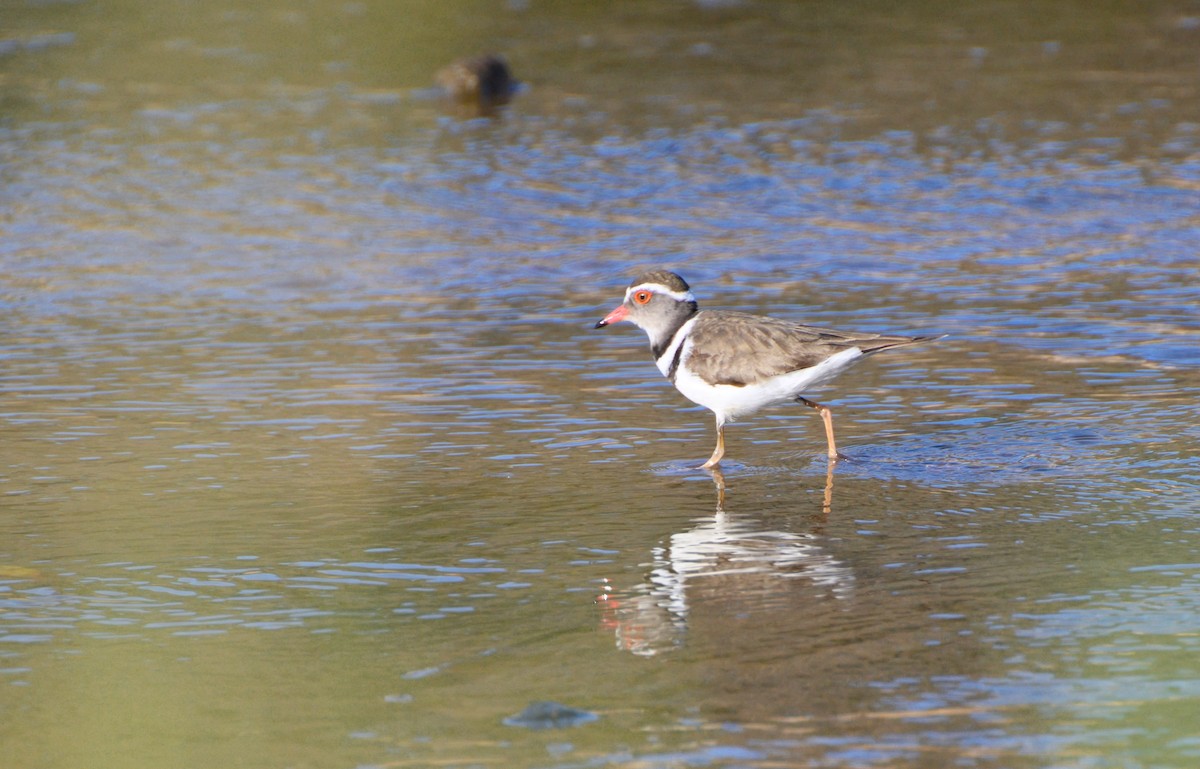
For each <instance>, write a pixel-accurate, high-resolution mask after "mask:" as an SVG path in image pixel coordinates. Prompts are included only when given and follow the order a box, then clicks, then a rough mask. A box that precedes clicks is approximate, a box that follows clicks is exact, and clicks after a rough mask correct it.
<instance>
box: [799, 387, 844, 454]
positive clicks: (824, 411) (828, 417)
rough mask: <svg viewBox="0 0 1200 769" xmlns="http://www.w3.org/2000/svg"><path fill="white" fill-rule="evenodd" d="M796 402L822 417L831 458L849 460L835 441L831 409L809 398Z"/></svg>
mask: <svg viewBox="0 0 1200 769" xmlns="http://www.w3.org/2000/svg"><path fill="white" fill-rule="evenodd" d="M796 400H798V401H799V402H801V403H803V404H804V405H805V406H809V407H811V408H814V409H816V410H817V413H818V414H820V415H821V421H822V422H824V423H825V440H827V441H828V442H829V458H830V459H832V460H834V461H837V460H839V459H848V458H849V457H847V456H846V455H845V454H842V453H841V452H839V451H838V450H837V442H836V441H834V439H833V412H832V411H830V410H829V407H828V406H822V405H821V404H820V403H817V402H816V401H810V400H809V399H808V398H796Z"/></svg>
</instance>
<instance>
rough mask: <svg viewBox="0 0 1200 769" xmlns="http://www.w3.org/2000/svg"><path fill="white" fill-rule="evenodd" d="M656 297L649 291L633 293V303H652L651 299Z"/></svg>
mask: <svg viewBox="0 0 1200 769" xmlns="http://www.w3.org/2000/svg"><path fill="white" fill-rule="evenodd" d="M652 296H654V295H653V294H651V293H650V292H649V291H635V292H634V293H633V301H635V302H637V303H638V304H646V303H647V302H649V301H650V297H652Z"/></svg>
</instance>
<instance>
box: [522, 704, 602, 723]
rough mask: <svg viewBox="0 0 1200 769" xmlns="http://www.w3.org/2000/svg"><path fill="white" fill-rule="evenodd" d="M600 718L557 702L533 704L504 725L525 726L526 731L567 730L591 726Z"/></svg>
mask: <svg viewBox="0 0 1200 769" xmlns="http://www.w3.org/2000/svg"><path fill="white" fill-rule="evenodd" d="M599 718H600V716H598V715H597V714H595V713H592V712H590V711H587V710H579V709H578V708H572V707H569V706H567V705H560V704H558V703H557V702H533V703H530V705H529V707H527V708H525V709H524V710H522V711H521V712H520V713H518V714H516V715H515V716H509V717H508V718H506V719H504V725H505V726H523V727H525V728H526V729H566V728H567V727H571V726H582V725H583V724H590V723H591V722H592V721H595V720H597V719H599Z"/></svg>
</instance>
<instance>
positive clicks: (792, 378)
mask: <svg viewBox="0 0 1200 769" xmlns="http://www.w3.org/2000/svg"><path fill="white" fill-rule="evenodd" d="M687 352H688V350H687V349H686V347H685V349H684V355H683V358H684V362H683V363H682V365H680V367H679V370H678V371H677V372H676V374H675V387H676V388H677V389H678V390H679V392H681V393H683V395H684V397H685V398H687V399H688V400H690V401H692V402H693V403H698V404H700V405H701V406H704V407H705V408H707V409H711V410H712V411H713V413H715V414H716V415H717V421H718V422H721V423H725V422H732V421H734V420H736V419H738V418H740V417H744V416H748V415H749V414H753V413H754V412H755V411H758V410H759V409H761V408H764V407H766V406H773V405H776V404H780V403H787V402H789V401H794V400H795V399H796V398H797V397H799V396H800V395H801V394H803V393H804V392H805V391H806V390H810V389H812V388H813V387H816V386H817V385H820V384H823V383H825V382H827V381H829V380H830V379H832V378H833V377H835V376H837V375H838V374H839V373H841V372H842V371H844V370H846V369H847V368H849V367H850V366H851V365H853V364H854V362H855V361H857V360H858V359H859V358H861V357H862V350H859V349H858V348H857V347H851V348H850V349H848V350H843V351H841V352H839V353H837V354H836V355H833V356H831V357H829V358H826V359H825V360H824V361H822V362H820V363H818V364H817V365H815V366H813V367H811V368H806V369H801V370H799V371H792V372H790V373H787V374H782V375H780V376H777V377H773V378H771V379H767V380H765V381H762V382H758V383H755V384H748V385H743V386H741V387H737V386H735V385H710V384H708V383H707V382H705V381H703V380H702V379H700V377H697V376H694V375H693V374H691V373H689V372H688V371H687V363H686V361H687Z"/></svg>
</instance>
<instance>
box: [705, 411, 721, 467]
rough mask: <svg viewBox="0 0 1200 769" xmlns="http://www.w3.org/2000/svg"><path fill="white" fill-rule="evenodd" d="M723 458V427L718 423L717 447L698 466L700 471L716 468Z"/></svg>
mask: <svg viewBox="0 0 1200 769" xmlns="http://www.w3.org/2000/svg"><path fill="white" fill-rule="evenodd" d="M723 456H725V425H723V424H721V423H719V422H718V423H717V447H716V448H715V449H713V453H712V456H711V457H709V458H708V461H707V462H705V463H704V464H702V465H700V467H701V469H704V470H707V469H708V468H710V467H716V466H717V463H718V462H720V461H721V457H723Z"/></svg>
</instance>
